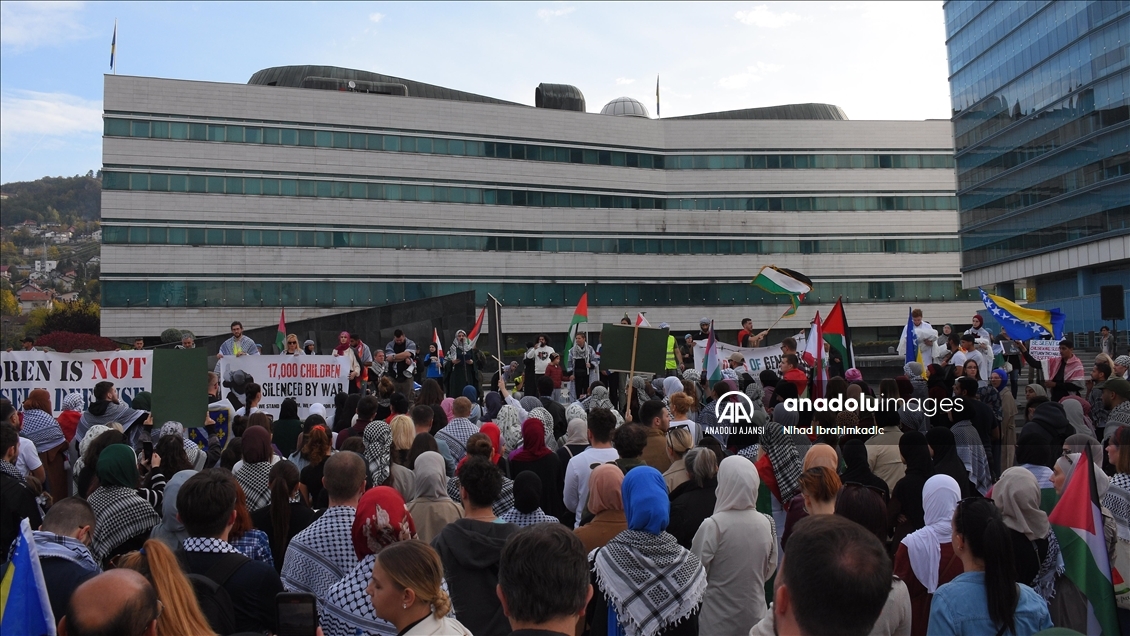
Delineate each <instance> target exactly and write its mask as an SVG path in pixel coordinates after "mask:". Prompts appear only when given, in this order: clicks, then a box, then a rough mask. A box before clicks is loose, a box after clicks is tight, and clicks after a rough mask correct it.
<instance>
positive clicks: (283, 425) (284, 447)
mask: <svg viewBox="0 0 1130 636" xmlns="http://www.w3.org/2000/svg"><path fill="white" fill-rule="evenodd" d="M301 432H302V420H300V419H298V402H297V401H295V399H294V398H289V397H288V398H286V399H284V400H283V401H282V405H280V406H279V417H278V419H276V420H275V421H274V422H272V423H271V441H272V442H274V443H275V446H278V447H279V455H281V456H282V457H289V456H290V455H291V453H293V452H294V451H295V449H296V448H297V444H298V435H299V433H301Z"/></svg>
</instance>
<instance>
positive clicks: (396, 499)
mask: <svg viewBox="0 0 1130 636" xmlns="http://www.w3.org/2000/svg"><path fill="white" fill-rule="evenodd" d="M350 537H351V539H352V542H353V551H354V553H355V554H356V555H357V559H358V562H357V565H355V566H353V569H352V570H350V571H349V572H347V573H346V574H345V576H344V577H343V578H342V579H341V580H340V581H338V582H337V583H335V584H334V585H332V586H330V589H329V590H327V591H326V595H325V597H323V598H322V605H321V611H320V612H319V615H318V617H319V622H320V624H321V626H322V632H323V633H324V634H325V636H354V635H355V634H356V633H357V632H358V631H362V632H365V633H370V634H395V632H394V631H393V627H392V625H391V624H389V623H388V622H387V621H385V620H383V619H380V618H378V617H377V614H376V611H375V609H374V607H373V603H372V602H371V599H370V598H369V597H368V594H367V592H366V590H367V589H368V587H369V582H370V580H371V578H372V575H373V564H374V563H375V562H376V559H377V557H376V555H377V553H379V552H380V551H381V550H382V549H384V548H385V547H387V546H389V545H392V544H393V543H395V542H398V541H408V540H410V539H416V538H417V537H416V527H415V525H414V524H413V522H412V515H410V514H408V508H407V507H406V506H405V505H404V499H402V498H401V496H400V493H398V492H396V489H395V488H391V487H389V486H377V487H375V488H373V489H371V490H369V491H367V492H365V494H364V495H362V496H361V499H360V500H359V501H358V502H357V511H356V514H355V515H354V517H353V525H352V527H351V529H350Z"/></svg>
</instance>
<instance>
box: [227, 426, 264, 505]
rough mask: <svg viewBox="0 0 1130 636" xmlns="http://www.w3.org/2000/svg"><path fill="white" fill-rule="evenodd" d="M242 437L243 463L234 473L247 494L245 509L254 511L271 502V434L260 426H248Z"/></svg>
mask: <svg viewBox="0 0 1130 636" xmlns="http://www.w3.org/2000/svg"><path fill="white" fill-rule="evenodd" d="M242 439H243V465H242V466H240V467H239V470H237V471H235V473H234V474H235V479H236V481H238V482H239V485H240V486H242V487H243V494H244V495H246V496H247V511H248V512H255V511H256V510H258V509H260V508H263V507H265V506H267V505H269V504H270V503H271V488H270V475H271V456H272V455H273V451H272V450H271V434H270V433H269V432H268V431H267V429H265V428H263V427H262V426H249V427H248V428H247V430H246V431H244V432H243V438H242Z"/></svg>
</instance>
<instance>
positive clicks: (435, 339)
mask: <svg viewBox="0 0 1130 636" xmlns="http://www.w3.org/2000/svg"><path fill="white" fill-rule="evenodd" d="M432 344H434V345H435V346H436V355H437V356H439V358H440V359H441V360H442V359H443V357H444V356H443V343H442V342H440V341H439V329H437V328H435V327H432Z"/></svg>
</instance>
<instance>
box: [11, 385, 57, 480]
mask: <svg viewBox="0 0 1130 636" xmlns="http://www.w3.org/2000/svg"><path fill="white" fill-rule="evenodd" d="M53 410H54V409H52V407H51V394H50V393H48V392H47V390H46V389H33V390H32V391H31V393H29V394H28V396H27V399H25V400H24V411H23V425H22V427H21V428H20V437H23V438H24V439H26V440H28V441H30V442H31V443H32V444H35V452H36V454H37V455H39V461H41V462H43V468H44V473H45V475H46V477H47V483H46V485H47V486H49V487H50V492H51V498H52V499H54V500H55V501H59V500H60V499H63V498H65V497H66V496H67V467H66V462H67V458H66V454H67V440H66V437H65V436H64V435H63V429H62V427H60V426H59V422H58V421H57V420H56V419H55V418H54V417H52V415H51V413H52V412H53Z"/></svg>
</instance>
